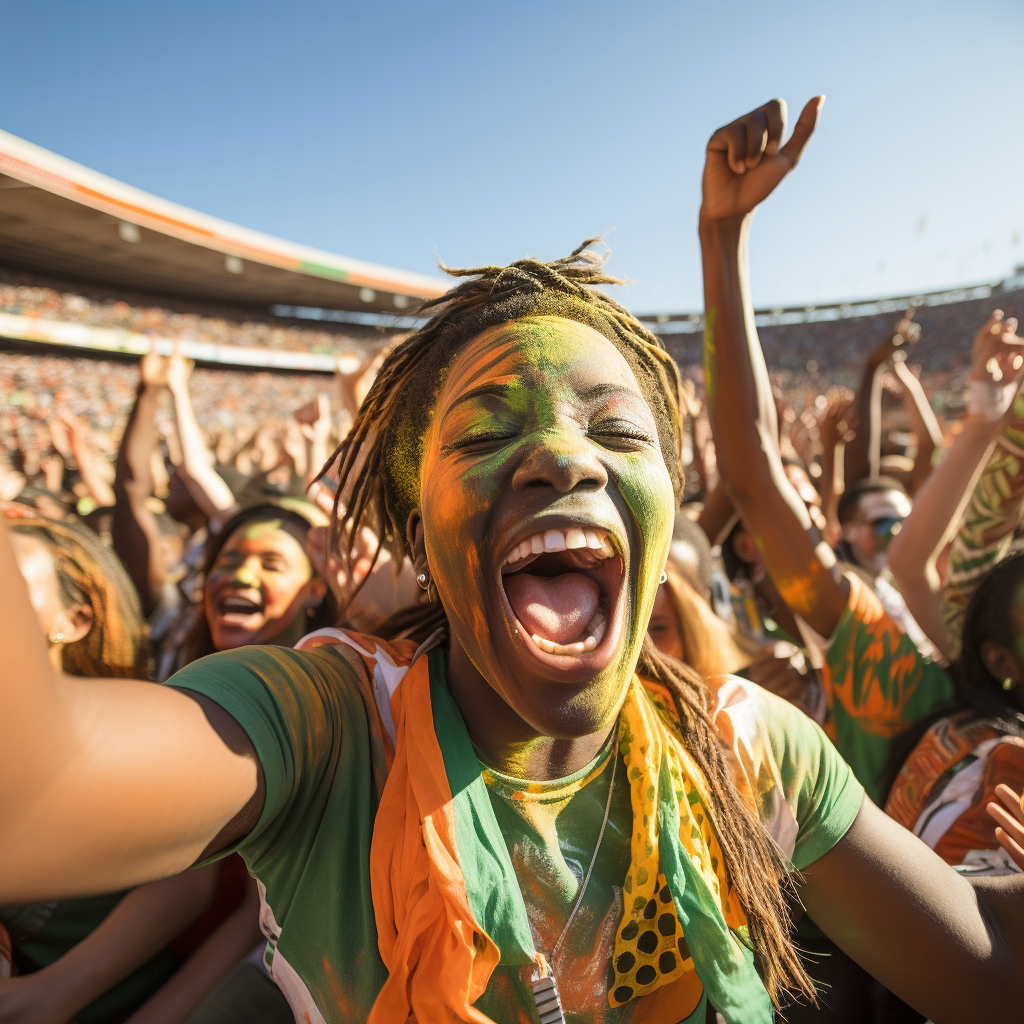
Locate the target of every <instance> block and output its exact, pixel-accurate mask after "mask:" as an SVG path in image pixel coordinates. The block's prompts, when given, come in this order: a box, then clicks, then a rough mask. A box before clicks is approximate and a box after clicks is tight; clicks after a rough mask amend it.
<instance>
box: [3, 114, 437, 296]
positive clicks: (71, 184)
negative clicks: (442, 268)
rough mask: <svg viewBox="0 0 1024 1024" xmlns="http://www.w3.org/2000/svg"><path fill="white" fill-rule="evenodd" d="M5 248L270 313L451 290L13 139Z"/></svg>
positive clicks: (6, 179) (53, 268) (40, 268)
mask: <svg viewBox="0 0 1024 1024" xmlns="http://www.w3.org/2000/svg"><path fill="white" fill-rule="evenodd" d="M0 251H2V252H3V256H2V257H0V259H2V260H3V262H4V263H6V264H7V265H9V266H13V267H14V268H23V269H25V270H30V271H35V272H41V273H48V274H54V275H57V276H60V277H71V278H74V279H78V280H85V281H94V282H97V283H101V284H105V285H107V286H110V285H113V286H115V287H122V288H132V289H136V290H140V291H146V292H155V293H160V294H170V295H178V296H182V297H186V298H198V299H206V300H210V301H217V302H229V303H232V304H234V305H249V306H253V305H259V306H262V307H264V308H265V307H266V306H268V305H270V304H273V303H277V304H289V305H295V306H313V307H321V308H324V309H340V310H351V311H356V312H366V313H381V314H397V315H401V314H402V313H403V311H405V310H406V309H410V308H411V307H412V306H413V305H414V304H415V303H417V302H418V301H419V300H421V299H424V298H434V297H436V296H438V295H441V294H443V292H444V291H445V290H446V288H447V287H448V285H447V284H446V283H445V282H444V281H442V280H439V279H437V278H432V277H427V276H425V275H421V274H414V273H410V272H408V271H403V270H396V269H392V268H390V267H382V266H379V265H377V264H373V263H366V262H364V261H362V260H357V259H351V258H349V257H347V256H338V255H335V254H334V253H329V252H324V251H322V250H319V249H313V248H310V247H308V246H303V245H298V244H296V243H294V242H287V241H284V240H283V239H279V238H274V237H272V236H270V235H266V234H263V233H261V232H259V231H252V230H250V229H248V228H243V227H240V226H238V225H236V224H230V223H228V222H227V221H223V220H220V219H219V218H217V217H211V216H209V215H207V214H204V213H199V212H197V211H196V210H190V209H188V208H187V207H184V206H180V205H179V204H177V203H172V202H169V201H168V200H165V199H161V198H159V197H158V196H154V195H151V194H149V193H148V192H143V191H142V190H141V189H137V188H133V187H132V186H131V185H126V184H124V183H122V182H120V181H116V180H115V179H113V178H110V177H108V176H107V175H105V174H100V173H98V172H97V171H93V170H90V169H89V168H88V167H84V166H82V165H81V164H78V163H75V162H74V161H72V160H68V159H66V158H65V157H62V156H59V155H57V154H56V153H51V152H50V151H49V150H46V149H43V148H42V147H41V146H37V145H35V144H34V143H31V142H28V141H26V140H25V139H21V138H18V137H17V136H16V135H11V134H10V133H9V132H5V131H2V130H0Z"/></svg>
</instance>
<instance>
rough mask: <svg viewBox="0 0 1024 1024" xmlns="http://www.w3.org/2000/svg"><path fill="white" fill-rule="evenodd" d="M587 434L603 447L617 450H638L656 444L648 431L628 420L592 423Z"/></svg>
mask: <svg viewBox="0 0 1024 1024" xmlns="http://www.w3.org/2000/svg"><path fill="white" fill-rule="evenodd" d="M587 434H588V436H589V437H590V438H592V439H593V440H594V441H596V442H597V443H598V444H599V445H601V446H602V447H604V448H611V449H613V450H617V451H638V450H639V449H640V448H646V447H650V446H652V445H654V444H655V439H654V438H653V437H652V436H651V435H650V433H649V432H648V431H646V430H644V429H643V427H640V426H637V424H635V423H631V422H629V421H628V420H602V421H601V422H600V423H594V424H591V427H590V429H589V430H588V431H587Z"/></svg>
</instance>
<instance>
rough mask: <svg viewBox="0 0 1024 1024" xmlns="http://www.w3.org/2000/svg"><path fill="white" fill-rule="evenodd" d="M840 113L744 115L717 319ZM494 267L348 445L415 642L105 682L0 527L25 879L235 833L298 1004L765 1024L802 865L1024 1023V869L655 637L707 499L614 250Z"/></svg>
mask: <svg viewBox="0 0 1024 1024" xmlns="http://www.w3.org/2000/svg"><path fill="white" fill-rule="evenodd" d="M818 108H819V102H818V101H817V100H815V101H812V102H811V103H810V104H809V105H808V106H807V107H806V108H805V110H804V112H803V114H802V115H801V118H800V120H799V121H798V123H797V126H796V129H795V131H794V134H793V137H792V138H791V139H790V140H789V141H788V142H787V143H785V145H783V143H782V137H783V134H784V110H783V107H782V106H781V104H779V103H778V102H773V103H771V104H768V105H766V106H765V107H762V108H760V109H759V110H757V111H754V112H752V113H751V114H748V115H746V116H745V117H744V118H741V119H740V120H739V121H737V122H734V123H733V124H731V125H729V126H727V127H726V128H724V129H721V130H720V131H719V132H716V133H715V135H714V136H713V137H712V140H711V143H710V144H709V147H708V162H707V169H706V172H705V178H704V197H703V206H702V213H701V218H702V225H703V226H704V228H705V237H707V238H708V239H709V256H710V261H709V264H708V265H709V267H710V275H711V281H710V283H709V295H711V296H712V298H713V302H712V303H711V308H709V310H708V317H709V324H710V325H711V326H712V327H717V329H718V330H721V331H734V330H739V329H741V327H742V325H743V324H745V323H747V322H752V318H751V309H750V300H749V289H748V288H747V285H746V271H745V246H746V226H747V224H748V223H749V220H750V217H751V216H752V214H753V211H754V209H755V207H756V205H757V204H758V203H759V202H760V201H762V200H763V199H764V198H766V197H767V195H768V194H769V193H770V192H771V191H772V189H773V188H774V187H775V186H776V185H777V184H778V183H779V181H781V179H782V178H783V177H784V176H785V175H786V173H788V171H789V170H790V169H791V168H792V167H793V165H794V164H795V163H796V160H797V158H798V157H799V155H800V152H801V150H802V149H803V146H804V145H805V144H806V142H807V140H808V138H809V137H810V135H811V133H812V131H813V128H814V126H815V123H816V120H817V114H818ZM463 276H466V277H467V278H468V280H466V281H464V282H463V283H462V284H461V285H459V286H458V287H457V288H455V289H453V291H452V292H450V293H449V295H448V296H447V297H446V299H445V300H444V301H443V302H441V303H439V304H437V307H436V311H435V315H434V316H433V317H432V319H431V320H430V321H429V322H428V323H427V324H426V325H425V326H424V327H423V328H422V329H421V330H419V331H418V332H416V333H415V334H414V335H412V336H411V337H410V338H409V339H408V340H407V341H406V342H404V343H403V344H402V345H400V346H399V347H397V348H396V349H395V350H394V351H393V352H392V353H391V354H390V355H389V357H388V359H387V360H386V361H385V363H384V365H383V366H382V367H381V370H380V373H379V374H378V377H377V379H376V381H375V382H374V385H373V387H372V389H371V391H370V393H369V394H368V396H367V398H366V401H365V402H364V404H363V406H362V408H361V410H360V414H359V416H358V418H357V420H356V423H355V424H354V427H353V431H352V433H351V434H350V435H349V438H348V439H347V441H346V442H345V443H344V444H343V446H342V448H341V450H340V452H339V453H338V458H339V460H340V475H341V483H342V488H341V492H342V493H344V494H345V495H346V510H345V512H344V514H343V515H341V516H339V524H338V526H339V531H338V535H339V536H348V537H352V536H355V535H357V534H358V533H359V531H360V528H361V527H362V526H363V525H366V526H369V527H370V528H372V529H373V530H374V532H375V533H376V535H377V536H379V537H381V538H382V542H383V543H384V544H385V545H387V546H388V548H390V549H391V550H392V551H393V552H395V553H396V554H403V555H407V556H408V557H410V558H411V559H412V561H413V563H414V565H415V568H416V573H417V580H418V582H419V583H420V586H421V587H422V588H423V593H424V597H425V600H424V602H423V604H421V605H419V606H417V608H416V609H414V610H413V612H412V613H410V614H408V615H406V616H405V617H404V619H403V621H402V622H401V623H397V624H395V625H394V627H393V628H392V629H389V630H388V631H387V632H388V637H387V638H374V637H366V636H360V635H357V634H352V633H344V632H341V631H330V630H326V631H319V634H320V635H318V636H316V637H314V638H313V639H307V640H306V641H304V642H303V643H301V644H300V645H299V647H300V649H299V650H288V649H285V648H279V647H270V646H268V647H245V648H240V649H238V650H235V651H226V652H223V653H220V654H215V655H212V656H210V657H209V658H205V659H201V660H200V661H197V662H195V663H193V664H192V665H190V666H188V667H187V668H186V669H184V670H183V671H182V672H181V673H179V674H178V675H177V676H175V677H174V678H173V679H172V680H171V685H170V686H167V687H164V688H160V689H157V688H154V687H146V686H143V685H142V684H139V685H134V684H132V683H126V682H124V681H121V680H112V681H110V682H109V683H108V684H103V683H97V682H96V681H90V685H89V686H88V687H86V686H82V685H80V684H79V683H78V682H77V681H76V680H74V679H70V678H67V677H64V676H61V675H59V674H57V673H55V672H54V671H53V670H52V668H51V667H50V665H49V663H48V662H47V660H46V657H45V650H43V647H42V644H41V643H40V642H39V641H38V637H37V636H36V635H34V633H33V627H32V624H31V621H30V616H29V612H28V609H27V605H26V601H25V599H24V595H23V588H21V585H20V583H19V581H18V579H17V577H16V574H15V572H14V570H13V565H12V563H11V559H10V555H9V550H8V548H7V547H2V548H0V561H2V566H0V571H2V572H3V573H4V579H5V594H6V595H7V596H8V599H9V600H8V604H9V607H8V608H7V609H6V610H5V614H4V615H3V616H2V617H0V640H2V643H3V649H4V651H5V655H6V658H5V660H6V665H5V673H4V676H3V687H4V689H3V693H2V696H0V700H2V703H3V708H4V715H3V716H2V717H0V752H2V753H0V756H2V757H3V758H4V759H5V760H4V768H5V770H3V771H0V780H2V782H0V785H2V786H3V787H4V788H3V789H0V800H2V802H3V806H2V814H3V818H2V820H4V821H5V823H8V825H9V835H10V836H11V837H12V840H13V841H8V842H7V843H5V844H3V846H2V847H0V898H3V899H15V898H16V899H29V898H36V897H38V896H40V895H44V894H53V893H54V892H56V891H58V890H59V891H60V892H61V893H68V892H76V893H87V892H96V891H102V890H104V889H109V888H113V887H115V886H124V885H128V884H135V883H138V882H140V881H142V880H145V879H151V878H156V877H160V876H162V875H166V874H170V873H173V872H174V871H178V870H181V869H182V868H184V867H187V866H189V865H191V864H195V863H197V862H201V861H203V860H204V859H206V858H208V857H211V856H215V855H220V854H224V853H225V852H228V851H232V850H239V851H240V852H241V853H242V855H243V857H244V858H245V859H246V862H247V864H248V866H249V868H250V871H252V873H253V874H254V875H255V876H256V877H257V878H258V879H259V881H260V883H261V896H262V898H263V902H264V907H263V913H262V915H261V921H262V923H263V927H264V931H265V933H266V934H267V937H268V940H269V941H268V953H267V962H268V965H269V967H270V969H271V971H272V973H273V975H274V977H275V979H276V980H277V982H278V984H279V985H280V986H281V988H282V989H283V990H284V991H285V993H286V995H287V996H288V998H289V1001H290V1002H291V1004H292V1007H293V1009H294V1010H295V1012H296V1016H297V1017H298V1018H299V1019H304V1020H310V1021H314V1022H316V1021H322V1022H332V1024H333V1022H339V1024H340V1022H342V1021H353V1020H365V1019H369V1020H371V1021H374V1022H385V1021H387V1022H390V1021H395V1020H416V1021H420V1022H433V1021H474V1022H481V1024H482V1022H486V1021H498V1022H506V1021H517V1022H518V1021H536V1020H538V1019H540V1020H541V1021H543V1022H549V1021H557V1020H559V1019H561V1018H562V1017H563V1016H564V1019H565V1020H568V1021H573V1022H602V1024H603V1022H613V1021H614V1022H618V1021H625V1020H630V1021H631V1022H642V1021H643V1022H666V1024H676V1022H679V1021H693V1022H696V1021H703V1020H704V1019H705V1015H706V1014H707V1012H708V1008H709V1006H711V1007H713V1008H714V1009H715V1010H717V1011H718V1012H719V1013H720V1014H721V1015H722V1016H723V1018H724V1019H725V1020H727V1021H729V1022H740V1021H743V1022H761V1024H768V1022H770V1021H771V1020H772V1018H773V1013H774V1010H773V1003H775V1004H779V1003H782V1002H783V1001H784V1000H785V999H787V998H790V996H787V993H792V994H795V996H799V995H800V994H801V993H802V994H804V995H805V996H809V995H810V993H811V991H812V988H811V981H810V979H809V978H808V977H807V975H806V973H805V972H804V969H803V967H802V965H801V962H800V960H799V958H798V956H797V955H796V953H795V950H794V948H793V946H792V943H791V941H790V920H789V916H788V912H787V909H786V908H787V904H786V901H785V898H784V892H785V890H786V889H788V888H789V887H790V884H791V880H794V879H796V878H797V876H796V875H795V872H800V874H799V887H798V891H799V895H800V898H801V899H802V901H803V904H804V906H805V907H806V909H807V912H808V913H809V914H810V915H811V917H812V918H813V919H814V920H815V922H816V923H817V924H818V925H819V926H820V927H821V928H822V929H823V930H824V931H825V932H826V934H828V935H829V936H830V937H831V938H832V939H833V940H834V941H835V942H836V943H837V944H838V945H839V946H840V947H841V948H843V949H844V950H846V951H847V952H848V953H849V954H850V955H851V956H853V957H854V958H855V959H856V960H858V962H860V963H861V964H862V965H863V966H864V967H865V968H866V969H868V970H869V971H870V972H871V973H873V974H875V975H876V976H877V977H878V978H879V979H881V980H882V981H883V982H884V983H885V984H886V985H887V986H889V987H890V988H891V989H893V990H894V991H896V992H897V993H898V994H900V995H901V996H902V997H903V998H905V999H907V1000H908V1001H909V1002H910V1003H912V1004H913V1005H914V1006H916V1007H917V1008H919V1009H920V1010H921V1011H922V1012H924V1013H927V1014H929V1015H930V1016H931V1017H932V1019H933V1020H934V1021H936V1022H938V1024H941V1022H943V1021H958V1020H966V1019H998V1018H1000V1017H1002V1018H1009V1017H1012V1016H1013V1015H1014V1014H1017V1013H1019V1011H1020V1007H1021V1002H1022V997H1024V981H1022V978H1021V972H1019V971H1017V970H1014V968H1013V964H1014V963H1015V962H1019V959H1020V957H1021V956H1022V955H1024V928H1022V924H1021V922H1022V921H1024V915H1022V914H1021V910H1022V909H1024V887H1022V885H1021V883H1020V880H1019V879H1011V880H1006V879H992V880H988V881H986V882H979V883H977V884H974V885H972V884H971V883H969V882H967V881H966V880H964V879H962V878H961V877H960V876H958V875H957V874H956V873H955V872H954V871H953V870H952V869H951V868H949V867H947V866H946V865H945V864H944V863H943V862H942V861H941V860H940V859H939V858H938V857H936V856H935V855H934V854H932V852H931V851H930V850H928V849H927V848H926V847H925V846H924V845H923V844H922V843H920V842H919V841H918V840H917V839H915V838H914V837H913V836H911V835H910V834H909V833H907V832H906V831H905V830H903V829H901V828H900V827H899V826H897V825H896V824H895V823H893V822H891V821H890V820H889V819H887V818H886V817H885V816H884V815H883V814H882V813H881V812H880V811H879V810H878V809H877V808H876V807H875V806H874V805H873V804H871V803H870V801H866V800H864V799H863V791H862V789H861V787H860V786H859V784H858V783H857V782H856V780H854V779H853V777H852V775H851V773H850V771H849V769H848V768H847V766H846V765H845V764H844V763H843V762H842V761H841V760H840V759H839V758H838V756H837V755H836V753H835V751H834V749H833V748H832V747H831V745H830V744H829V743H828V742H827V741H826V740H825V739H824V737H823V735H822V734H821V732H820V730H818V729H817V727H816V726H815V725H813V724H812V723H811V722H810V721H809V720H808V719H806V718H805V717H804V716H802V715H801V714H800V713H799V712H797V711H796V710H795V709H793V708H792V707H790V706H789V705H786V704H784V702H782V701H780V700H778V699H777V698H774V697H772V696H771V695H770V694H767V693H766V692H765V691H763V690H761V689H759V688H758V687H756V686H754V685H753V684H750V683H747V682H745V681H742V680H737V679H734V678H730V677H723V678H719V679H716V680H710V681H707V682H704V681H702V680H700V679H698V678H697V677H696V676H695V675H694V674H693V673H692V672H690V671H688V670H687V669H685V668H684V667H683V666H682V665H681V664H680V663H679V662H676V661H674V660H673V659H671V658H668V657H666V656H664V655H661V654H659V652H658V651H657V650H656V648H654V646H653V644H651V643H650V642H649V641H648V640H646V639H645V630H646V625H647V621H648V619H649V616H650V612H651V607H652V604H653V601H654V596H655V591H656V589H657V586H658V581H659V578H660V576H661V573H662V570H663V567H664V564H665V560H666V555H667V552H668V547H669V542H670V539H671V532H672V517H673V513H674V510H675V509H676V507H677V506H678V498H679V494H680V492H681V487H682V479H681V475H680V472H679V466H678V457H677V453H678V451H679V427H680V415H679V409H678V405H677V396H678V388H677V386H676V385H677V379H676V374H677V371H676V369H675V366H674V364H673V363H672V361H671V360H670V359H669V357H668V356H667V354H666V353H665V351H664V349H663V347H662V346H661V345H660V343H659V341H658V339H657V338H656V337H654V336H653V335H651V334H650V333H649V332H647V331H646V330H645V329H644V328H643V327H642V326H641V325H640V324H639V322H638V321H636V320H635V319H634V318H633V317H631V316H630V315H629V314H628V313H627V312H626V311H625V310H623V309H622V308H621V307H619V306H617V305H616V304H615V303H613V302H612V301H611V300H610V299H608V298H607V297H605V296H604V295H603V294H602V293H600V292H598V291H597V290H596V289H595V287H594V286H595V285H600V284H604V283H609V282H610V279H609V278H608V277H607V276H606V275H605V274H604V272H603V271H602V269H601V266H600V261H599V260H598V259H597V258H596V257H594V256H593V255H592V254H589V253H587V252H584V251H582V250H578V251H577V252H576V253H574V254H573V255H572V256H570V257H569V258H567V259H565V260H560V261H557V262H555V263H553V264H544V263H540V262H538V261H535V260H522V261H519V262H517V263H515V264H513V265H512V266H510V267H486V268H481V269H479V270H476V271H471V272H470V271H467V272H464V275H463ZM712 338H713V332H712ZM714 386H715V380H714V379H713V378H712V379H711V380H710V381H709V387H711V388H713V387H714ZM15 766H16V767H15ZM14 776H17V783H16V784H14V783H13V778H14Z"/></svg>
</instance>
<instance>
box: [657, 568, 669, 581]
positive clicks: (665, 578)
mask: <svg viewBox="0 0 1024 1024" xmlns="http://www.w3.org/2000/svg"><path fill="white" fill-rule="evenodd" d="M658 582H659V583H667V582H668V573H667V572H666V571H665V570H664V569H662V570H661V579H659V580H658Z"/></svg>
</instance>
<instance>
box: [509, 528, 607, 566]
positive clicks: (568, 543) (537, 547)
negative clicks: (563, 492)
mask: <svg viewBox="0 0 1024 1024" xmlns="http://www.w3.org/2000/svg"><path fill="white" fill-rule="evenodd" d="M566 550H568V551H577V550H589V551H593V552H594V553H595V555H600V556H601V558H613V557H614V556H615V547H614V545H613V544H612V541H611V538H610V537H609V536H608V534H607V533H605V532H604V530H584V529H583V528H582V527H580V526H571V527H569V528H568V529H567V530H545V531H544V532H543V533H535V534H533V536H531V537H527V538H526V540H523V541H520V542H519V544H517V545H516V546H515V547H514V548H513V549H512V550H511V551H510V552H509V553H508V556H507V557H506V558H505V564H506V565H515V564H516V563H517V562H521V561H522V560H523V559H524V558H528V557H529V556H530V555H542V554H544V552H545V551H566Z"/></svg>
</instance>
